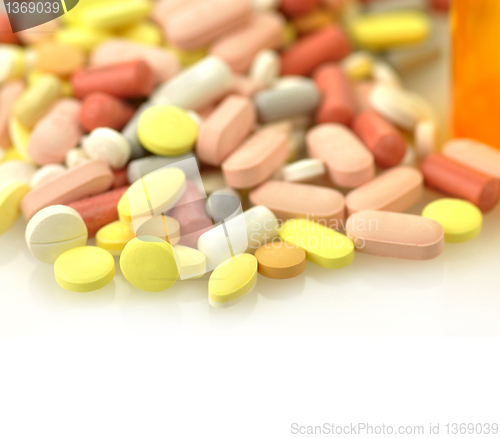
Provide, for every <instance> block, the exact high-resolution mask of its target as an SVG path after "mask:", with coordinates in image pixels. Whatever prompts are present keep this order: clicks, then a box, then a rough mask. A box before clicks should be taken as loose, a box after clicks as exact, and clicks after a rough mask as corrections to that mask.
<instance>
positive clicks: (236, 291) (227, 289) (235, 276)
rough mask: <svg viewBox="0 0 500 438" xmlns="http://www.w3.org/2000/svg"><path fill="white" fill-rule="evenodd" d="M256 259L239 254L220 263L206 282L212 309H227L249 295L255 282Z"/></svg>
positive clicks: (249, 255) (248, 255)
mask: <svg viewBox="0 0 500 438" xmlns="http://www.w3.org/2000/svg"><path fill="white" fill-rule="evenodd" d="M257 265H258V263H257V259H256V258H255V256H253V255H251V254H240V255H239V256H236V257H235V258H233V259H230V260H226V261H225V262H223V263H221V264H220V265H219V266H217V268H216V269H215V271H214V272H212V275H211V276H210V280H209V282H208V300H209V302H210V304H211V305H212V306H213V307H228V306H230V305H233V304H236V303H237V302H239V301H240V300H241V299H243V298H244V297H245V296H246V295H247V294H249V293H250V292H251V291H252V290H253V288H254V287H255V283H256V282H257Z"/></svg>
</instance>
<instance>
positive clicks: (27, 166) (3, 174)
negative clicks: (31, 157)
mask: <svg viewBox="0 0 500 438" xmlns="http://www.w3.org/2000/svg"><path fill="white" fill-rule="evenodd" d="M35 172H36V167H35V166H34V165H33V164H31V163H27V162H26V161H20V160H9V161H6V162H5V163H1V164H0V185H4V184H11V183H15V182H20V183H23V184H27V185H30V184H31V178H33V175H34V174H35Z"/></svg>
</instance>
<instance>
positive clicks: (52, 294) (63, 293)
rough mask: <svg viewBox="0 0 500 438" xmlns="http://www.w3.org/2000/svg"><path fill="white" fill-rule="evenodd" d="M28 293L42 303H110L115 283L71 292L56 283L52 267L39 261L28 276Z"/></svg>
mask: <svg viewBox="0 0 500 438" xmlns="http://www.w3.org/2000/svg"><path fill="white" fill-rule="evenodd" d="M29 288H30V294H31V295H32V296H33V297H34V298H35V299H36V300H37V301H38V302H41V303H43V304H56V305H61V306H65V305H70V306H72V307H76V306H78V307H82V306H89V307H91V306H94V305H95V304H96V303H97V304H102V303H111V302H113V300H114V298H115V283H114V280H113V281H111V282H110V283H109V284H108V285H107V286H105V287H103V288H101V289H99V290H96V291H92V292H72V291H69V290H66V289H64V288H62V287H61V286H59V285H58V284H57V281H56V279H55V277H54V267H53V266H52V265H47V264H45V263H43V264H42V263H41V264H39V265H37V266H36V267H35V269H34V270H33V271H32V272H31V275H30V278H29Z"/></svg>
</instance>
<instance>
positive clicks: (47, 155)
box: [28, 99, 83, 166]
mask: <svg viewBox="0 0 500 438" xmlns="http://www.w3.org/2000/svg"><path fill="white" fill-rule="evenodd" d="M80 106H81V103H80V102H79V101H78V100H76V99H62V100H60V101H59V102H57V103H56V104H55V105H54V106H53V107H52V108H51V109H50V111H49V112H48V113H47V114H46V115H45V116H44V117H43V118H42V119H41V120H40V121H39V122H38V123H37V124H36V126H35V129H33V131H32V133H31V137H30V139H29V142H28V154H29V156H30V157H31V158H32V159H33V161H34V162H35V163H36V164H38V165H40V166H43V165H45V164H52V163H59V164H61V163H63V162H64V158H65V156H66V153H67V152H68V151H69V150H70V149H72V148H74V147H76V146H77V145H78V143H79V141H80V138H81V137H82V135H83V131H82V128H81V127H80V120H79V114H80Z"/></svg>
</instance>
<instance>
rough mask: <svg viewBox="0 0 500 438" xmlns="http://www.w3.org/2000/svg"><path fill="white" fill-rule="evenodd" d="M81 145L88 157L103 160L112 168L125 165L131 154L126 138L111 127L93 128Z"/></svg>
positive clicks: (119, 167)
mask: <svg viewBox="0 0 500 438" xmlns="http://www.w3.org/2000/svg"><path fill="white" fill-rule="evenodd" d="M82 146H83V150H84V151H85V152H86V153H87V155H88V156H89V157H91V158H96V159H99V160H103V161H105V162H106V163H108V164H109V166H110V167H111V168H113V169H122V168H123V167H125V165H126V164H127V162H128V160H129V159H130V155H131V154H132V150H131V148H130V145H129V144H128V141H127V139H126V138H125V137H124V136H123V135H122V134H120V133H119V132H118V131H115V130H114V129H111V128H97V129H94V130H93V131H92V132H91V133H90V134H89V135H88V136H87V137H86V138H85V140H84V141H83V144H82Z"/></svg>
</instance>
